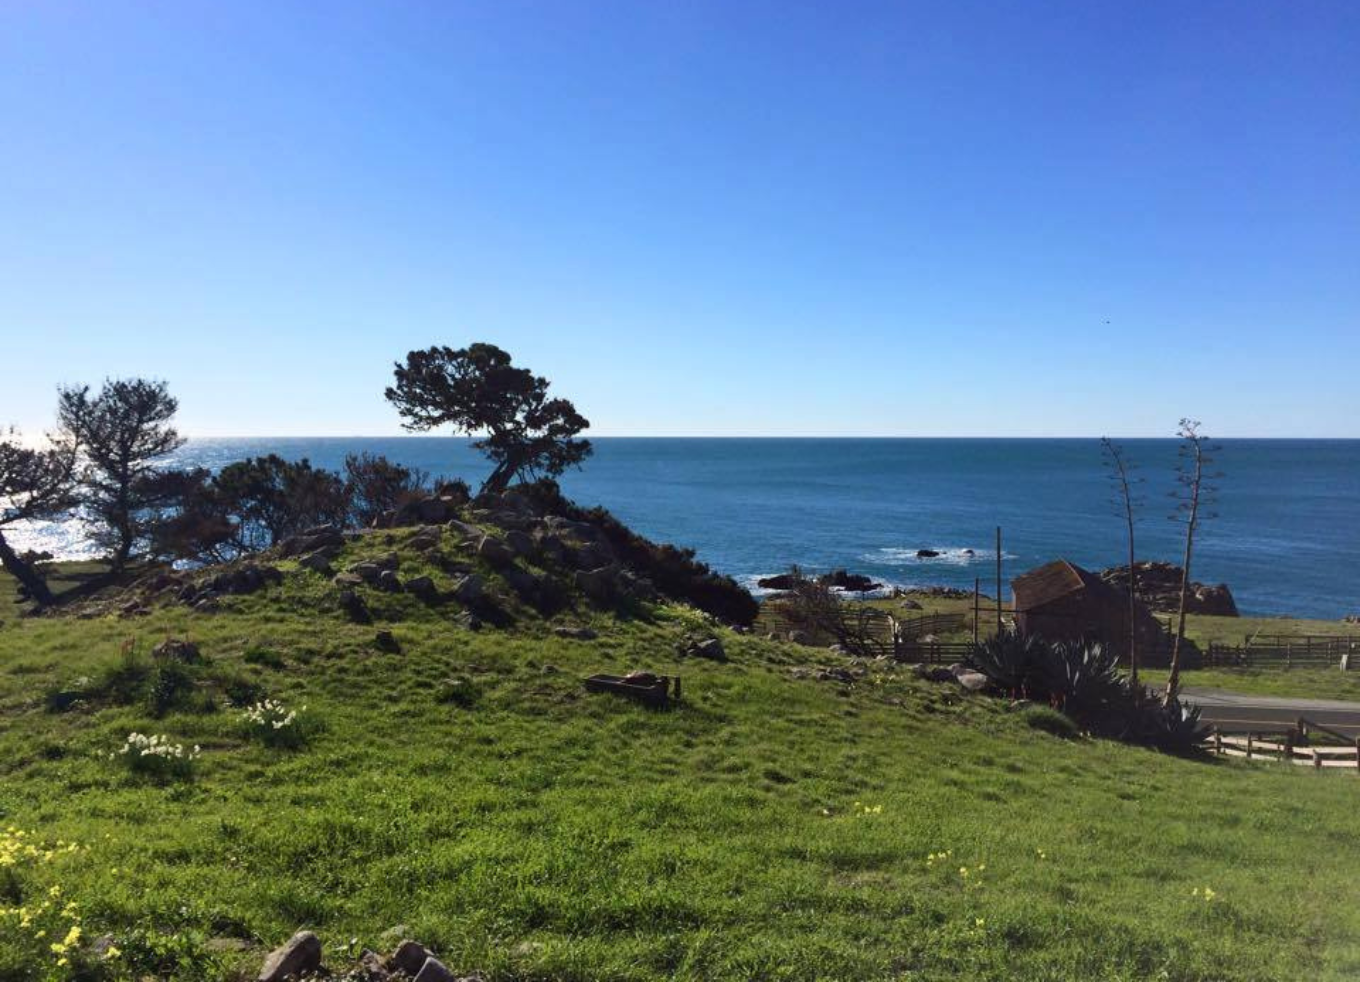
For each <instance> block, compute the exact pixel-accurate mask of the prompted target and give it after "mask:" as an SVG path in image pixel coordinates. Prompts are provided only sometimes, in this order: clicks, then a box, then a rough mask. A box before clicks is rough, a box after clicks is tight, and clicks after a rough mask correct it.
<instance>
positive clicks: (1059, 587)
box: [1011, 559, 1165, 660]
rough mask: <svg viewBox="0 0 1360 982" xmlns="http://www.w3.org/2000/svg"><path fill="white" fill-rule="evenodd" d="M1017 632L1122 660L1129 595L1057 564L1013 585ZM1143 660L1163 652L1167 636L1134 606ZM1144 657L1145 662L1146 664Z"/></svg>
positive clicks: (1143, 610) (1063, 562)
mask: <svg viewBox="0 0 1360 982" xmlns="http://www.w3.org/2000/svg"><path fill="white" fill-rule="evenodd" d="M1011 589H1012V591H1014V593H1015V626H1016V629H1017V630H1018V631H1019V632H1020V633H1021V634H1036V635H1039V636H1040V637H1044V638H1048V639H1049V640H1052V641H1078V640H1086V641H1099V642H1101V643H1102V644H1106V645H1109V646H1110V647H1112V648H1114V649H1115V650H1116V651H1118V652H1119V653H1120V655H1121V657H1122V656H1124V655H1125V654H1126V653H1127V649H1128V646H1129V626H1128V625H1129V598H1128V594H1126V593H1124V592H1123V591H1121V590H1118V589H1116V588H1115V587H1112V586H1111V585H1110V584H1108V583H1106V582H1105V581H1104V580H1102V579H1101V578H1100V577H1099V576H1097V575H1096V574H1094V573H1092V572H1089V571H1088V570H1085V569H1082V568H1081V567H1080V566H1078V565H1077V564H1076V563H1073V562H1070V561H1068V560H1066V559H1058V560H1055V561H1053V562H1051V563H1047V564H1045V565H1043V566H1040V567H1039V568H1038V569H1033V570H1030V571H1029V572H1028V573H1025V574H1023V575H1021V576H1017V577H1016V578H1015V579H1014V580H1012V581H1011ZM1134 621H1135V624H1136V626H1137V629H1138V647H1139V651H1140V653H1141V657H1146V656H1149V655H1153V654H1154V653H1155V652H1157V651H1158V650H1160V649H1161V648H1162V647H1164V639H1165V632H1164V631H1163V629H1162V625H1161V623H1160V622H1159V621H1158V620H1157V618H1155V617H1153V616H1152V613H1151V611H1149V610H1148V609H1147V607H1145V606H1144V605H1143V603H1142V602H1141V601H1138V602H1137V603H1136V604H1135V606H1134ZM1141 657H1140V660H1141Z"/></svg>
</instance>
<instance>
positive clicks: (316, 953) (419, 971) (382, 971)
mask: <svg viewBox="0 0 1360 982" xmlns="http://www.w3.org/2000/svg"><path fill="white" fill-rule="evenodd" d="M323 954H324V953H323V951H322V946H321V939H320V938H318V937H317V936H316V935H315V934H313V933H312V932H311V931H299V932H298V933H297V934H295V935H293V936H292V937H291V938H289V939H288V941H287V942H286V943H285V944H283V945H282V946H281V947H279V948H276V949H275V950H274V951H273V952H271V953H270V955H269V957H268V958H266V959H265V962H264V965H263V966H262V967H261V968H260V974H259V976H258V982H296V980H299V979H313V978H330V979H335V980H337V982H347V980H352V982H397V980H399V979H408V980H412V982H480V977H479V976H475V975H473V976H460V975H456V974H454V972H453V971H451V970H450V969H449V968H448V966H446V965H445V964H444V963H443V962H441V961H440V960H439V959H438V958H436V957H435V955H434V953H433V952H431V951H430V949H429V948H427V947H425V946H424V945H423V944H421V943H420V942H418V941H410V940H407V941H403V942H402V943H401V944H399V945H398V946H397V948H396V950H395V951H394V952H392V954H391V955H390V956H388V957H387V958H384V957H383V956H382V955H379V954H378V953H377V952H376V951H370V950H368V949H365V950H364V952H363V953H362V954H361V955H360V956H359V964H358V967H357V968H354V969H352V970H350V971H348V972H343V973H337V972H334V971H331V970H328V969H327V968H325V967H324V966H323V965H322V957H323Z"/></svg>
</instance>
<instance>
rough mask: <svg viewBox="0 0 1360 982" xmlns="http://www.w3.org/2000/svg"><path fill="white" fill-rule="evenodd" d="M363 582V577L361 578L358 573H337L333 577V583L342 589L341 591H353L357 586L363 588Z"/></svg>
mask: <svg viewBox="0 0 1360 982" xmlns="http://www.w3.org/2000/svg"><path fill="white" fill-rule="evenodd" d="M363 582H364V579H363V577H362V576H360V575H359V574H358V573H349V572H345V573H336V574H335V575H334V576H333V577H331V583H332V584H333V585H334V586H338V587H340V589H342V590H345V589H352V588H354V587H356V586H362V585H363Z"/></svg>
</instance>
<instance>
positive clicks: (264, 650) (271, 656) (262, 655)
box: [241, 644, 287, 669]
mask: <svg viewBox="0 0 1360 982" xmlns="http://www.w3.org/2000/svg"><path fill="white" fill-rule="evenodd" d="M241 660H242V661H244V662H245V663H246V664H247V665H263V666H264V667H265V668H273V669H282V668H283V667H284V666H285V665H286V664H287V662H285V661H284V659H283V656H282V655H281V654H279V653H278V652H277V651H275V650H274V649H273V648H270V647H267V646H266V645H261V644H253V645H251V646H250V647H249V648H247V649H246V650H245V653H244V654H243V655H241Z"/></svg>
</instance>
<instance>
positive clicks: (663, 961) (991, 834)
mask: <svg viewBox="0 0 1360 982" xmlns="http://www.w3.org/2000/svg"><path fill="white" fill-rule="evenodd" d="M386 548H388V547H387V546H384V545H382V544H381V543H380V542H373V543H371V544H366V545H362V546H355V547H351V550H350V551H351V553H352V554H353V553H355V552H356V551H359V550H365V549H366V550H368V551H373V552H381V551H384V550H385V549H386ZM349 558H352V557H347V560H348V559H349ZM417 571H420V572H431V574H432V575H435V576H436V579H438V580H439V581H440V582H441V585H444V586H447V577H444V576H443V575H442V574H439V573H438V572H437V571H435V570H434V568H433V567H430V566H426V565H425V564H424V563H423V562H420V561H417V560H416V559H415V558H414V557H412V556H406V557H405V563H404V566H403V575H414V574H415V573H416V572H417ZM0 592H2V591H0ZM329 594H330V588H329V587H328V586H327V585H326V582H325V580H323V579H322V578H321V577H319V576H316V575H314V574H310V573H303V572H296V573H293V572H290V573H289V575H288V576H287V578H286V580H285V582H284V584H283V585H282V586H281V587H279V588H275V589H271V590H268V591H266V592H264V593H261V594H258V595H256V596H253V597H248V598H235V599H232V600H229V601H227V602H226V603H225V605H224V606H225V608H226V609H225V610H224V611H223V612H222V613H219V614H216V615H200V614H195V613H193V612H190V611H188V610H186V609H184V608H180V607H166V608H158V609H156V611H155V612H154V613H153V614H152V615H150V616H148V617H139V618H132V619H119V618H116V617H112V616H104V617H96V618H93V619H89V620H80V619H75V618H41V619H18V618H16V617H14V616H12V615H11V614H10V613H9V612H8V611H9V609H10V607H9V605H8V604H6V606H5V610H6V613H5V614H3V615H0V620H3V626H0V828H4V827H6V826H11V825H12V826H16V827H20V828H25V829H32V830H33V831H34V832H35V833H36V834H38V835H39V836H40V837H42V838H44V839H47V840H56V839H63V840H74V841H76V842H79V843H82V844H84V845H87V846H88V847H89V848H88V850H86V851H81V852H78V853H74V854H71V855H69V856H67V857H65V858H59V859H57V860H54V861H53V863H51V864H50V865H47V866H43V867H40V868H39V869H38V870H36V871H34V872H33V873H32V874H31V876H32V879H31V882H27V883H26V884H25V886H24V888H25V889H26V890H28V891H29V893H30V895H32V894H33V891H36V890H37V889H39V888H42V889H46V888H47V887H48V886H49V885H50V883H49V881H50V880H55V881H59V885H60V886H61V887H62V889H63V891H64V894H63V896H64V897H68V898H72V899H75V900H76V901H77V902H78V903H79V904H80V905H81V910H82V911H83V916H84V918H85V924H86V929H87V932H88V933H90V934H94V933H98V932H99V931H103V930H111V931H114V932H115V933H122V934H126V933H128V932H129V931H131V930H132V929H133V928H140V929H143V930H145V931H149V932H151V933H152V934H153V935H154V936H155V937H158V938H161V939H165V938H169V937H178V938H179V939H180V940H181V942H182V943H184V944H187V945H190V946H193V947H197V946H198V943H199V942H198V940H195V939H199V940H201V939H205V938H208V937H213V936H216V937H219V938H223V937H225V938H237V939H242V940H244V941H245V942H247V943H248V944H250V945H252V946H253V947H252V948H250V949H249V950H247V951H244V952H235V953H228V954H225V955H220V956H214V957H216V958H217V961H216V963H215V964H214V966H213V967H211V968H209V969H207V970H206V973H207V975H208V976H209V977H227V978H234V977H247V976H249V973H251V972H253V971H254V970H257V969H258V966H259V962H260V960H261V958H262V956H263V952H264V950H265V949H266V948H267V947H268V946H271V945H274V944H277V943H279V942H280V941H282V940H283V939H285V938H286V937H287V936H288V935H290V934H291V933H292V932H293V931H294V930H296V929H298V928H299V927H308V928H311V929H314V930H316V931H317V932H318V933H319V934H320V935H321V936H322V938H323V940H324V941H325V942H326V944H327V947H328V952H330V953H329V954H328V958H329V960H330V961H332V962H333V963H338V962H340V961H343V958H342V956H341V954H340V953H338V952H336V951H334V950H333V949H334V948H335V946H343V945H345V944H347V943H348V942H349V940H350V939H351V938H355V939H358V943H359V944H360V945H369V946H374V947H378V946H390V944H391V939H392V938H393V937H394V936H395V935H396V934H403V935H408V936H413V937H417V938H420V939H421V940H423V941H425V942H427V943H428V944H430V945H432V946H433V947H434V948H435V949H436V950H438V951H439V952H440V953H441V954H442V955H443V956H445V960H446V961H447V962H448V963H449V964H450V966H451V967H454V968H455V969H458V970H460V971H464V972H472V971H479V972H481V973H483V974H484V975H486V977H487V978H488V979H495V980H499V979H599V978H606V979H639V980H643V979H665V978H682V979H715V978H760V979H809V980H811V979H846V980H849V979H855V980H861V979H917V980H929V979H958V978H968V979H1025V980H1035V979H1038V980H1043V979H1049V980H1059V979H1063V980H1066V979H1111V980H1121V979H1123V980H1134V979H1138V980H1142V979H1167V980H1209V979H1222V980H1239V979H1240V980H1264V979H1297V978H1305V977H1306V978H1310V979H1344V978H1352V977H1354V976H1355V975H1356V973H1357V972H1360V942H1358V941H1357V938H1360V905H1356V904H1355V903H1352V902H1351V901H1352V900H1353V899H1354V897H1355V887H1354V884H1355V882H1357V878H1360V851H1357V850H1355V849H1354V848H1352V844H1353V839H1354V814H1355V806H1356V801H1357V798H1356V796H1357V794H1360V785H1357V783H1356V779H1355V777H1354V776H1353V775H1350V774H1338V773H1327V774H1321V775H1319V774H1314V773H1312V772H1311V771H1310V770H1306V769H1303V768H1276V767H1268V766H1262V765H1257V766H1252V767H1248V766H1241V765H1233V764H1229V763H1221V762H1208V761H1196V760H1182V759H1176V758H1172V757H1167V756H1164V755H1160V754H1157V753H1154V752H1151V751H1148V750H1144V749H1139V748H1133V747H1127V746H1122V745H1118V744H1113V743H1108V742H1103V741H1093V740H1089V739H1084V738H1077V739H1064V738H1062V737H1060V736H1055V735H1052V734H1051V733H1050V732H1047V730H1049V729H1054V728H1056V727H1055V725H1054V723H1055V721H1053V720H1050V719H1046V718H1040V717H1041V716H1042V714H1039V713H1036V712H1034V711H1030V712H1013V711H1010V710H1009V709H1008V707H1007V706H1006V704H1005V703H1004V702H1003V701H1000V700H992V699H989V698H986V697H980V696H965V695H963V694H961V693H960V692H959V691H957V690H954V689H952V688H943V687H938V686H934V685H931V684H929V683H925V682H921V681H918V680H916V679H914V678H912V677H911V676H910V675H909V673H906V672H895V671H893V670H891V669H889V668H886V667H880V668H875V669H872V670H871V671H870V674H869V675H868V677H867V678H866V679H864V680H863V681H862V682H860V683H859V684H856V685H854V686H844V685H839V684H835V683H828V682H819V681H814V680H812V679H810V678H795V677H794V675H793V674H792V672H791V669H793V668H795V667H798V666H799V665H804V664H809V663H811V664H823V665H829V664H838V663H843V662H842V661H841V660H840V658H839V656H834V655H829V654H827V653H825V652H822V651H814V650H811V649H805V648H800V647H797V646H793V645H787V644H779V643H774V642H767V641H764V640H761V639H759V638H757V637H755V636H741V635H736V634H732V633H729V632H725V631H723V632H720V633H721V636H722V638H723V641H724V644H725V645H726V647H727V649H728V652H729V655H730V660H729V661H728V662H727V663H714V662H709V661H702V660H680V659H678V657H677V655H676V650H677V646H678V645H679V644H680V642H681V641H682V640H683V639H684V638H685V637H686V636H687V635H692V634H696V633H704V632H708V631H711V630H712V628H711V626H709V625H707V624H706V623H705V621H704V619H703V618H702V617H701V616H699V615H697V614H695V613H694V612H692V611H689V610H685V609H680V608H670V607H661V608H657V609H655V610H653V611H650V612H646V611H644V612H642V614H643V615H644V616H637V617H634V618H632V619H627V620H619V619H616V618H614V617H613V616H612V615H608V614H604V613H598V612H591V611H590V610H589V609H587V608H584V607H582V608H580V609H578V610H575V611H570V612H568V613H567V614H565V615H563V618H562V619H564V620H567V621H570V622H572V623H590V624H591V626H593V627H595V628H596V630H598V631H599V632H600V638H599V640H597V641H592V642H581V641H568V640H563V639H560V638H556V637H554V636H553V635H552V634H551V630H550V625H548V624H545V623H543V622H542V621H541V620H539V619H538V618H536V617H534V616H532V615H531V614H530V613H529V612H527V611H524V610H522V609H516V611H515V613H516V614H517V616H518V620H517V622H516V624H515V625H514V626H512V627H510V628H508V629H504V630H497V629H491V628H486V629H484V630H482V631H481V632H477V633H474V632H471V631H468V630H466V629H464V628H462V627H460V626H458V625H457V624H456V622H455V616H456V615H457V613H458V612H459V611H458V609H457V607H456V605H450V606H448V607H426V606H424V605H422V604H419V603H418V602H416V601H414V600H413V599H411V598H408V597H404V596H396V597H394V596H389V595H383V594H376V593H368V594H367V596H368V598H369V601H370V603H371V604H372V605H373V608H374V611H375V614H376V615H377V618H378V623H377V624H375V625H373V626H372V627H359V626H355V625H351V624H349V623H347V622H345V621H344V620H343V618H342V617H341V616H340V614H339V613H338V612H337V611H336V610H335V609H334V605H333V602H332V601H331V600H330V599H329ZM383 627H389V628H390V629H391V630H393V631H394V633H395V634H396V636H397V638H398V640H399V641H400V643H401V647H402V652H401V653H400V654H388V653H383V652H381V651H379V650H378V649H377V648H376V647H375V645H374V644H373V636H374V633H375V631H376V630H377V629H379V628H383ZM167 636H177V637H184V638H188V639H191V640H194V641H196V642H197V643H198V644H199V645H200V646H201V648H202V651H203V654H204V656H205V658H206V660H207V664H206V665H204V666H202V667H200V668H196V669H195V672H196V673H197V674H195V676H194V677H195V679H196V683H197V685H198V687H199V690H198V695H197V697H196V698H195V699H194V700H192V701H186V702H185V703H184V705H185V706H188V707H189V708H187V709H186V708H172V709H171V710H170V711H169V712H168V713H167V714H166V715H165V716H163V717H162V718H160V719H157V718H155V717H154V716H153V715H152V714H151V712H150V710H149V708H148V706H147V704H146V703H145V702H142V701H137V700H135V699H134V700H130V701H127V702H126V704H119V703H118V702H117V701H116V700H113V699H112V698H108V697H105V696H100V697H97V698H95V699H92V700H91V701H89V702H87V703H86V705H84V706H83V707H78V708H76V709H75V710H73V711H68V712H51V711H48V709H47V708H46V706H45V694H46V693H47V692H48V691H49V690H51V689H54V688H65V687H69V686H71V685H72V684H73V683H77V682H78V680H79V679H80V677H89V678H90V679H91V680H95V679H99V678H107V677H108V676H107V675H105V674H102V673H106V672H107V671H108V670H109V668H110V666H114V667H117V666H118V665H119V664H120V658H121V657H122V656H120V654H119V651H120V648H121V647H122V646H123V644H124V642H125V641H126V639H128V638H129V637H134V638H136V643H137V646H138V647H139V648H140V649H141V650H142V651H146V650H149V648H150V647H151V646H152V645H153V644H154V643H155V642H157V641H159V640H161V639H163V638H165V637H167ZM264 653H267V654H264ZM275 655H276V656H277V657H274V656H275ZM631 668H647V669H651V670H654V671H658V672H665V673H678V674H680V675H681V676H682V677H683V679H684V689H685V693H686V701H685V704H684V705H683V706H682V707H681V708H679V709H677V710H676V711H673V712H662V713H658V712H650V711H647V710H644V709H641V708H638V707H636V706H633V705H631V704H628V703H625V702H621V701H618V700H617V699H614V698H611V697H609V696H603V695H590V694H587V693H585V692H584V690H583V689H582V687H581V685H580V681H579V679H580V677H581V676H583V675H585V674H588V673H592V672H596V671H620V670H626V669H631ZM450 679H457V680H459V682H458V683H457V684H456V685H453V686H451V685H450V684H449V682H448V680H450ZM224 680H235V681H236V682H238V683H240V682H248V683H251V684H252V685H253V686H255V687H257V688H258V690H259V691H261V692H264V693H267V694H268V695H269V696H271V697H273V698H276V699H280V700H282V701H283V702H284V703H285V704H287V705H289V706H300V705H302V704H304V703H305V704H307V705H308V706H309V715H310V717H311V718H313V719H314V720H315V721H316V723H317V724H318V726H317V727H316V728H315V730H314V731H313V732H311V733H310V735H309V739H308V741H307V742H306V744H305V745H304V746H302V747H300V748H298V749H287V748H272V747H268V746H265V745H262V744H261V743H259V742H258V741H252V740H251V739H249V737H248V735H247V734H246V733H245V732H244V730H243V728H242V726H241V724H240V722H239V720H238V718H237V717H238V711H237V710H234V709H231V708H230V707H228V706H227V705H226V703H227V701H228V700H227V697H226V694H225V693H226V682H224ZM454 692H457V693H459V694H460V695H458V696H457V697H455V696H454V695H452V693H454ZM462 693H469V694H471V695H470V696H468V697H464V696H463V695H461V694H462ZM209 705H212V706H213V707H215V708H214V709H213V710H212V711H204V710H205V709H207V708H208V706H209ZM131 730H140V731H142V732H154V733H166V734H169V735H170V736H171V737H173V738H174V739H176V740H178V741H183V742H184V743H185V744H186V745H192V744H199V745H201V747H202V748H203V754H202V757H201V758H200V759H199V760H197V761H195V762H194V764H193V771H194V776H193V778H192V780H187V781H175V780H171V781H165V782H158V781H155V780H152V779H148V778H143V777H138V776H135V775H131V774H129V773H128V772H127V770H126V769H125V768H122V767H119V766H117V763H116V762H111V761H109V760H108V758H107V754H108V753H109V752H110V751H112V750H115V749H116V748H117V747H118V746H119V745H120V744H121V743H122V741H123V740H124V738H125V737H126V736H127V734H128V732H129V731H131ZM941 852H948V853H949V855H948V856H947V857H946V858H944V859H939V860H936V861H929V860H928V857H929V856H930V855H931V854H938V853H941ZM1041 852H1042V854H1043V855H1042V856H1041V855H1040V854H1041ZM984 867H985V868H984ZM963 869H966V870H967V871H968V872H967V875H964V874H963V873H962V872H961V870H963ZM1205 886H1209V887H1212V889H1213V890H1214V891H1215V898H1214V899H1213V900H1212V901H1210V902H1206V901H1205V900H1204V899H1203V898H1202V894H1201V895H1200V896H1196V895H1195V894H1194V891H1196V890H1197V889H1201V890H1202V888H1203V887H1205ZM0 887H3V884H0ZM5 902H6V901H5V900H4V899H3V897H0V906H3V904H4V903H5ZM4 931H5V928H4V927H3V926H2V925H0V966H6V961H5V959H6V957H8V958H9V960H10V961H9V964H8V967H0V979H6V978H22V977H24V976H23V975H22V973H21V970H20V969H19V968H17V967H15V964H14V959H15V957H16V956H15V952H16V951H18V950H19V949H18V947H17V945H18V942H17V941H16V939H15V937H14V936H13V935H11V936H9V937H6V936H5V934H4ZM6 952H8V955H7V954H6ZM6 972H8V973H9V974H5V973H6ZM249 977H253V976H249Z"/></svg>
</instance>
